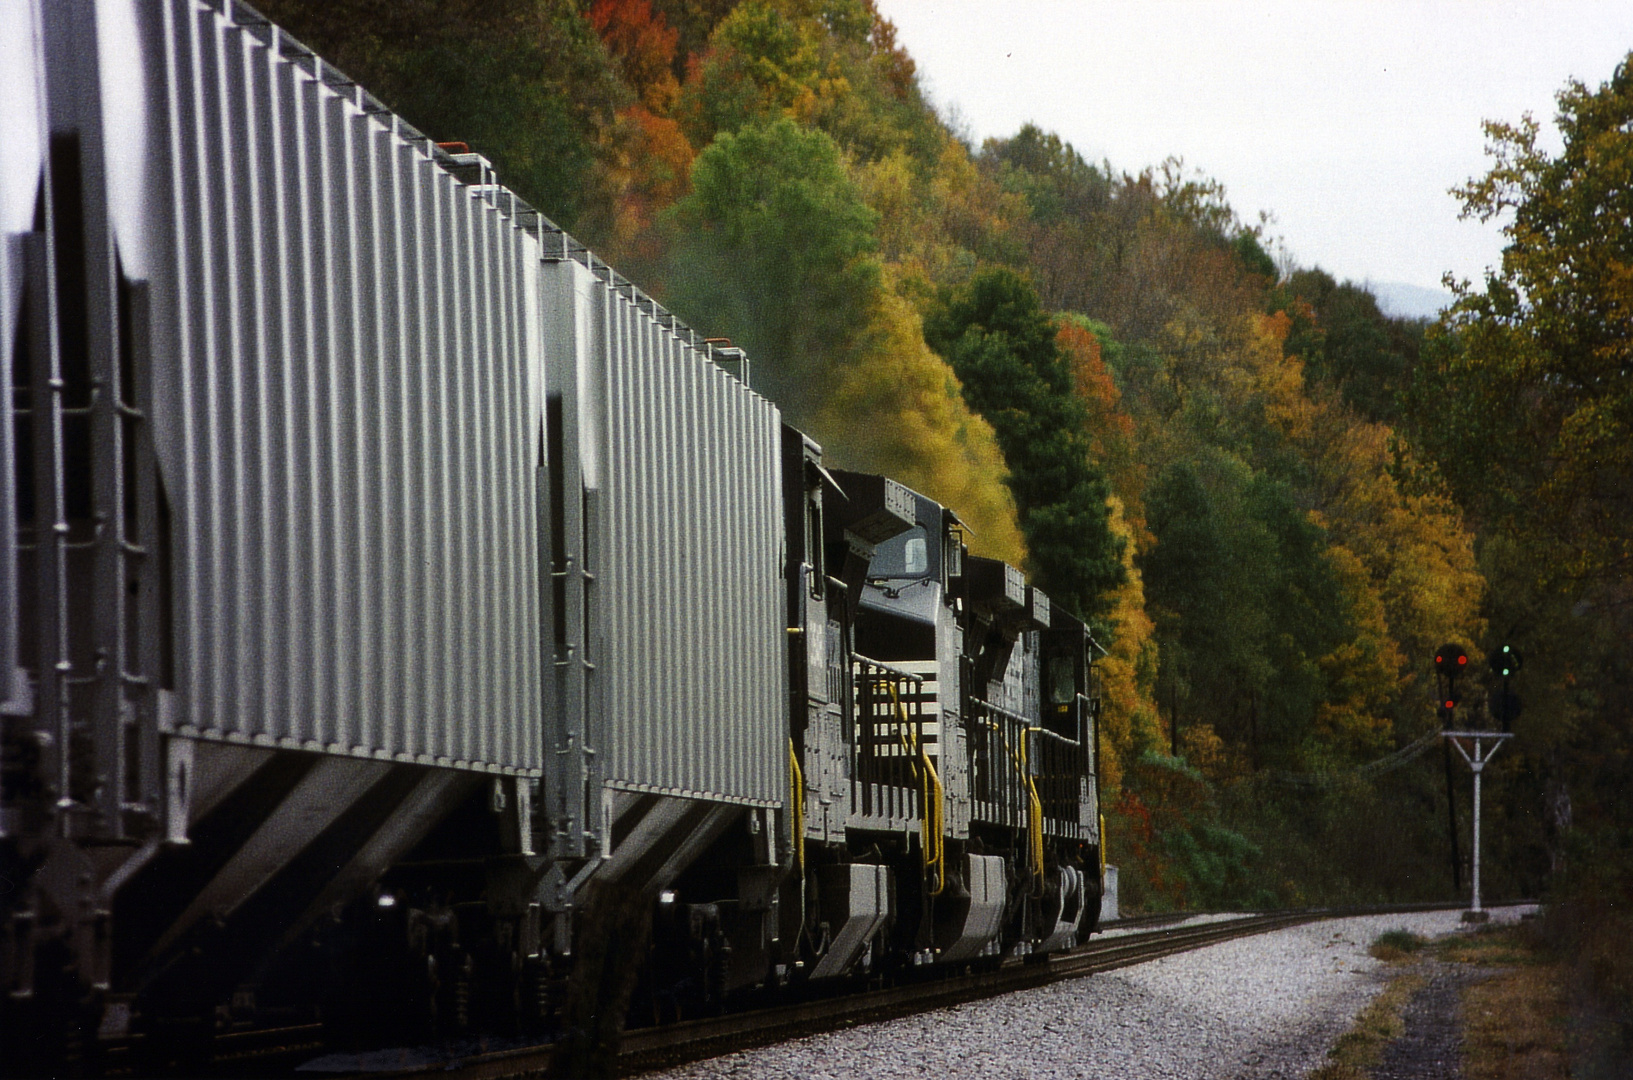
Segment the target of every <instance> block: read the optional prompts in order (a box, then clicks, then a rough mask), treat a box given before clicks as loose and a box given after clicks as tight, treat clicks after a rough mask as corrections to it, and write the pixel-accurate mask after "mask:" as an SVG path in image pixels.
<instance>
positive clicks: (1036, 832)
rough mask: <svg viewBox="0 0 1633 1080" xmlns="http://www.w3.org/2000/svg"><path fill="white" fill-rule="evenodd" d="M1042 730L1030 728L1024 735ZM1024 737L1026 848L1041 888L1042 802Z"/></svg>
mask: <svg viewBox="0 0 1633 1080" xmlns="http://www.w3.org/2000/svg"><path fill="white" fill-rule="evenodd" d="M1042 730H1043V729H1042V728H1035V727H1030V728H1027V729H1026V732H1025V735H1031V734H1032V733H1033V732H1034V731H1042ZM1025 735H1023V736H1022V738H1021V776H1022V778H1023V779H1025V780H1026V799H1027V804H1028V807H1029V808H1030V810H1031V813H1030V814H1029V815H1028V818H1029V820H1028V821H1027V823H1026V832H1027V837H1026V838H1027V841H1028V843H1027V846H1028V847H1029V848H1030V849H1031V852H1032V875H1033V876H1034V877H1036V878H1037V879H1038V888H1039V889H1040V890H1041V889H1042V888H1043V800H1042V799H1040V798H1038V785H1037V784H1036V783H1034V782H1033V780H1032V770H1031V769H1029V768H1027V760H1026V756H1027V746H1028V745H1029V744H1030V742H1031V740H1030V739H1028V738H1026V737H1025Z"/></svg>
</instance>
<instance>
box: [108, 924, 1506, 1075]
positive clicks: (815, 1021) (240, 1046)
mask: <svg viewBox="0 0 1633 1080" xmlns="http://www.w3.org/2000/svg"><path fill="white" fill-rule="evenodd" d="M1525 902H1526V901H1513V902H1512V903H1525ZM1463 906H1464V905H1463V904H1462V902H1460V901H1452V902H1446V903H1431V904H1392V905H1379V906H1373V907H1344V908H1305V909H1299V910H1292V911H1279V912H1269V913H1264V914H1253V915H1243V916H1241V917H1237V918H1219V919H1215V920H1214V921H1211V922H1206V923H1193V924H1190V925H1174V924H1176V923H1182V922H1183V921H1184V920H1187V919H1192V918H1195V917H1197V915H1198V914H1199V913H1196V912H1174V913H1169V914H1163V915H1147V916H1138V917H1135V918H1132V919H1126V920H1120V921H1118V922H1114V923H1110V924H1108V925H1107V926H1106V927H1105V928H1104V929H1106V930H1109V931H1119V930H1120V931H1125V932H1121V933H1117V934H1116V935H1115V936H1111V937H1096V938H1093V939H1091V940H1090V941H1089V942H1088V943H1086V944H1083V945H1080V946H1078V947H1077V948H1075V949H1072V950H1070V951H1068V952H1063V953H1056V954H1053V955H1050V956H1047V957H1044V956H1031V957H1026V958H1022V959H1010V960H1006V961H1004V963H1003V964H1002V965H1001V966H999V967H997V968H989V969H987V970H973V971H968V972H967V973H964V974H956V975H955V974H950V973H942V972H939V971H938V969H934V968H924V969H915V973H914V974H916V975H918V977H916V978H915V977H913V975H909V976H908V977H906V978H905V979H904V980H903V981H902V982H900V983H898V984H897V985H894V986H888V987H884V988H881V989H875V990H867V991H862V992H858V993H852V994H840V993H837V991H838V990H840V989H841V988H840V987H835V988H834V990H835V991H836V993H835V994H834V995H833V996H826V997H818V998H807V999H804V1000H800V1001H798V1002H793V1003H788V1004H783V1005H774V1006H771V1007H768V1008H762V1009H755V1010H751V1011H745V1012H736V1013H728V1014H726V1015H723V1016H717V1017H706V1018H702V1019H695V1020H683V1021H679V1022H675V1023H669V1024H660V1025H655V1026H652V1027H641V1028H631V1029H629V1030H628V1031H626V1032H625V1033H624V1035H623V1040H622V1043H621V1045H620V1048H619V1056H618V1066H619V1072H620V1074H622V1075H625V1076H632V1075H636V1074H639V1073H644V1072H650V1071H653V1070H657V1069H664V1068H671V1067H674V1066H677V1065H682V1064H685V1063H687V1062H690V1061H699V1060H702V1059H705V1058H711V1057H718V1056H720V1055H722V1054H728V1053H732V1052H735V1051H740V1050H749V1049H753V1048H755V1047H759V1046H767V1045H771V1044H774V1043H779V1042H787V1041H789V1040H791V1039H796V1038H802V1037H805V1036H808V1035H816V1034H820V1033H822V1032H827V1031H836V1030H840V1029H843V1028H848V1027H856V1026H859V1025H861V1024H869V1023H878V1022H880V1021H884V1020H892V1019H897V1018H900V1017H904V1016H911V1015H915V1014H918V1013H924V1012H930V1011H933V1010H935V1009H944V1008H950V1007H952V1006H955V1005H961V1004H965V1003H967V1002H971V1001H979V1000H984V999H987V998H992V997H997V996H998V995H1000V994H1007V993H1014V992H1015V991H1018V990H1028V989H1033V988H1036V987H1041V986H1047V985H1049V984H1051V983H1057V982H1063V981H1066V980H1069V979H1079V978H1084V977H1086V976H1089V975H1093V974H1096V973H1098V972H1105V971H1112V970H1115V969H1117V968H1121V967H1128V966H1131V965H1134V964H1142V963H1146V962H1149V961H1151V960H1158V959H1161V958H1163V957H1166V956H1172V955H1175V954H1177V953H1182V952H1189V951H1191V950H1194V949H1201V948H1206V947H1207V946H1209V945H1215V944H1219V943H1222V942H1225V941H1231V940H1234V939H1237V938H1243V937H1250V936H1253V935H1256V934H1264V933H1270V932H1272V931H1275V930H1282V929H1287V928H1289V927H1293V926H1299V925H1303V924H1306V923H1312V922H1319V921H1322V920H1325V919H1336V918H1347V917H1351V916H1357V915H1389V914H1405V913H1408V912H1419V911H1436V910H1449V909H1456V908H1461V907H1463ZM1505 906H1506V905H1505ZM1211 914H1216V915H1217V914H1225V913H1211ZM1136 927H1138V928H1140V929H1135V928H1136ZM1148 927H1149V929H1147V928H1148ZM1127 931H1132V932H1127ZM320 1030H321V1027H320V1026H319V1025H298V1026H294V1027H290V1028H285V1029H281V1030H279V1029H262V1030H260V1031H253V1032H243V1033H235V1034H231V1035H229V1034H225V1033H224V1034H222V1035H219V1036H217V1038H216V1046H215V1054H214V1055H213V1058H214V1060H213V1065H214V1066H216V1067H217V1068H220V1067H222V1066H226V1070H225V1071H226V1072H227V1073H232V1072H241V1071H244V1070H247V1071H249V1072H253V1073H254V1074H255V1075H263V1076H264V1075H272V1074H276V1073H279V1072H287V1071H290V1070H293V1068H294V1067H295V1066H296V1065H299V1064H300V1063H302V1062H312V1061H313V1059H314V1057H315V1056H316V1055H318V1054H321V1053H322V1052H323V1047H322V1045H321V1042H320V1041H315V1040H314V1036H316V1035H317V1034H318V1032H319V1031H320ZM426 1049H428V1048H426ZM552 1050H553V1048H552V1046H551V1045H550V1044H548V1043H546V1044H542V1045H533V1046H522V1047H515V1048H511V1049H505V1050H496V1051H489V1052H476V1053H471V1054H468V1055H466V1056H463V1057H459V1056H453V1057H450V1056H447V1055H445V1054H436V1053H431V1054H422V1053H413V1054H412V1056H415V1057H419V1058H420V1061H421V1062H422V1063H421V1064H416V1065H415V1066H412V1067H407V1068H403V1069H400V1070H397V1071H380V1070H379V1067H378V1065H377V1064H376V1065H374V1066H371V1067H368V1068H366V1069H365V1068H363V1067H361V1066H359V1067H358V1068H351V1069H348V1068H346V1067H345V1066H343V1065H341V1066H339V1067H336V1068H333V1069H330V1070H323V1071H320V1072H316V1073H314V1074H313V1075H319V1076H321V1075H330V1076H335V1075H353V1074H357V1073H360V1072H363V1071H367V1072H368V1073H370V1075H371V1076H373V1077H379V1078H385V1077H411V1076H412V1077H424V1076H426V1075H427V1074H431V1073H436V1074H439V1075H441V1076H445V1077H450V1078H459V1080H521V1078H524V1077H527V1078H532V1077H540V1076H545V1075H548V1073H549V1071H550V1066H551V1058H552ZM387 1052H389V1051H387ZM367 1056H369V1057H375V1058H376V1059H377V1056H378V1055H377V1054H370V1055H367ZM122 1057H123V1055H120V1054H115V1055H114V1059H115V1061H118V1060H119V1059H120V1058H122ZM285 1065H287V1069H286V1068H283V1066H285ZM310 1069H311V1065H310V1064H308V1065H307V1070H310ZM303 1071H306V1070H303Z"/></svg>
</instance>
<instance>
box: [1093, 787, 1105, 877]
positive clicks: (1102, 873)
mask: <svg viewBox="0 0 1633 1080" xmlns="http://www.w3.org/2000/svg"><path fill="white" fill-rule="evenodd" d="M1095 794H1097V795H1098V794H1099V792H1096V793H1095ZM1105 882H1106V815H1104V814H1101V815H1100V883H1101V884H1102V885H1104V884H1105Z"/></svg>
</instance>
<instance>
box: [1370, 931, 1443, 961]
mask: <svg viewBox="0 0 1633 1080" xmlns="http://www.w3.org/2000/svg"><path fill="white" fill-rule="evenodd" d="M1427 944H1428V942H1426V941H1424V940H1423V939H1422V938H1420V937H1418V936H1417V935H1416V934H1414V933H1412V931H1410V930H1386V931H1384V932H1383V933H1381V934H1379V935H1378V936H1377V937H1376V938H1374V939H1373V941H1372V944H1371V945H1370V946H1369V947H1368V948H1367V952H1369V953H1371V954H1372V957H1373V959H1375V960H1382V961H1384V962H1385V963H1391V964H1396V963H1399V962H1401V961H1402V960H1407V959H1410V958H1411V957H1412V955H1413V954H1414V953H1416V952H1417V951H1418V950H1419V949H1421V948H1423V946H1425V945H1427Z"/></svg>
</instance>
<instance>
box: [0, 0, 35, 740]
mask: <svg viewBox="0 0 1633 1080" xmlns="http://www.w3.org/2000/svg"><path fill="white" fill-rule="evenodd" d="M0 12H3V13H4V18H3V19H0V22H3V23H4V24H5V25H6V27H7V30H6V33H5V34H4V35H0V62H3V63H4V64H5V65H6V66H7V67H8V68H9V69H10V71H11V73H12V76H13V78H12V81H11V82H10V83H9V86H10V87H11V92H10V93H8V94H6V95H5V96H4V97H0V122H3V123H4V125H5V130H6V131H7V132H8V133H9V134H8V136H7V139H6V144H7V145H6V172H7V174H8V179H9V178H10V177H11V176H16V177H26V178H28V180H30V181H34V182H30V183H7V184H5V185H4V186H0V380H3V382H0V386H3V387H4V389H5V393H6V406H5V412H4V414H3V415H0V706H6V705H8V704H9V705H10V706H11V708H12V709H13V710H15V711H17V712H23V711H25V705H26V703H27V702H26V697H27V689H28V686H27V680H26V678H25V677H24V675H23V673H22V672H21V671H20V670H19V664H20V663H21V662H22V657H21V656H20V655H19V640H18V638H19V633H20V627H19V626H18V617H19V614H20V610H21V606H22V596H21V595H20V593H19V592H18V589H19V584H20V583H19V581H18V576H17V525H18V522H17V520H16V511H17V489H16V469H17V453H18V448H17V446H16V445H15V443H14V441H13V437H14V435H15V432H16V427H17V422H18V417H17V416H16V415H15V413H14V410H16V409H31V410H32V409H35V408H37V407H38V405H37V404H36V403H35V402H32V401H28V402H24V401H20V400H18V395H17V394H16V393H14V391H13V385H14V379H13V374H12V365H13V364H14V363H26V362H27V361H26V360H25V359H24V358H23V357H22V356H21V355H14V352H13V350H14V349H15V346H16V344H17V340H18V333H17V331H18V329H19V325H20V324H21V323H22V322H23V320H24V319H26V318H28V312H26V311H24V310H23V303H24V293H23V281H24V278H25V276H26V274H25V267H24V261H25V255H24V234H26V233H28V232H30V231H32V230H33V228H34V206H35V200H36V198H37V195H38V189H37V186H36V183H37V181H38V178H39V177H40V175H41V173H42V169H43V166H44V164H45V148H46V139H47V134H46V128H47V122H46V116H45V102H44V101H43V100H42V99H41V97H40V86H41V84H42V83H43V81H44V76H43V73H42V72H41V70H40V65H39V61H40V49H41V47H42V46H41V42H40V40H39V35H38V30H39V26H38V22H37V20H38V17H39V12H38V10H37V8H36V6H35V4H33V3H31V2H29V0H6V2H5V3H4V4H0ZM19 375H21V376H23V378H22V379H20V380H17V381H22V382H24V383H25V384H26V382H27V373H26V372H20V373H19ZM21 584H22V586H23V587H25V588H26V587H27V583H26V582H25V583H21Z"/></svg>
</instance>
